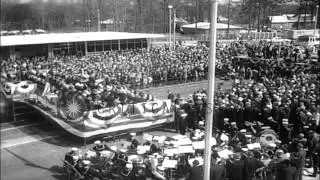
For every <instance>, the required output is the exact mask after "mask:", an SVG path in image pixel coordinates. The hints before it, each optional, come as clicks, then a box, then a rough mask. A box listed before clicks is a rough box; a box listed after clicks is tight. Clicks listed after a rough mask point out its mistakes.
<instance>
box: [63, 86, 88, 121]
mask: <svg viewBox="0 0 320 180" xmlns="http://www.w3.org/2000/svg"><path fill="white" fill-rule="evenodd" d="M57 106H58V107H57V110H58V114H59V116H60V117H62V118H63V119H66V120H69V121H72V122H76V121H78V120H79V119H81V118H82V117H83V116H84V112H86V111H87V110H88V108H87V107H88V106H87V103H86V100H85V97H84V96H83V95H82V94H80V93H78V92H72V91H70V92H61V93H60V95H59V98H58V103H57Z"/></svg>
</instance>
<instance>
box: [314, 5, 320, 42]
mask: <svg viewBox="0 0 320 180" xmlns="http://www.w3.org/2000/svg"><path fill="white" fill-rule="evenodd" d="M318 13H319V5H317V6H316V19H315V22H314V31H313V36H314V37H316V31H317V23H318Z"/></svg>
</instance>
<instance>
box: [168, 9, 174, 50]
mask: <svg viewBox="0 0 320 180" xmlns="http://www.w3.org/2000/svg"><path fill="white" fill-rule="evenodd" d="M172 7H173V6H172V5H169V6H168V8H169V49H170V50H171V16H172V15H171V14H172Z"/></svg>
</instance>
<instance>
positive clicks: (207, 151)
mask: <svg viewBox="0 0 320 180" xmlns="http://www.w3.org/2000/svg"><path fill="white" fill-rule="evenodd" d="M217 11H218V7H217V0H211V23H210V59H209V80H208V86H209V92H208V104H207V108H206V125H205V148H204V166H203V167H204V178H203V179H205V180H209V179H210V170H211V142H212V129H213V121H214V119H213V114H214V80H215V64H216V63H215V61H216V44H217V29H216V27H217V26H216V25H217Z"/></svg>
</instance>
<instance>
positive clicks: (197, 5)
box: [196, 0, 199, 40]
mask: <svg viewBox="0 0 320 180" xmlns="http://www.w3.org/2000/svg"><path fill="white" fill-rule="evenodd" d="M198 10H199V0H196V40H197V39H198V38H197V36H198V14H199V12H198Z"/></svg>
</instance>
